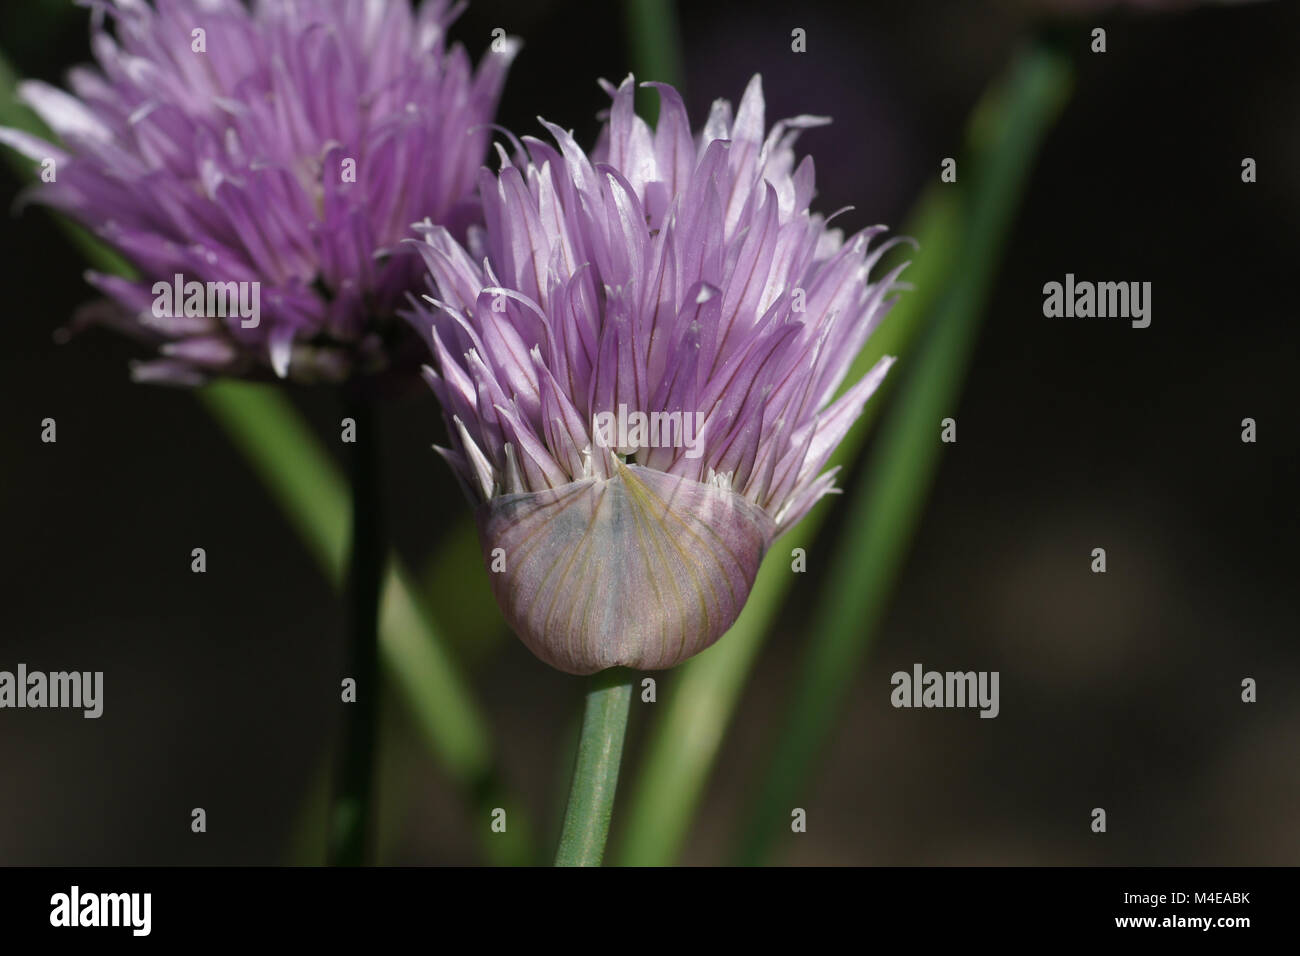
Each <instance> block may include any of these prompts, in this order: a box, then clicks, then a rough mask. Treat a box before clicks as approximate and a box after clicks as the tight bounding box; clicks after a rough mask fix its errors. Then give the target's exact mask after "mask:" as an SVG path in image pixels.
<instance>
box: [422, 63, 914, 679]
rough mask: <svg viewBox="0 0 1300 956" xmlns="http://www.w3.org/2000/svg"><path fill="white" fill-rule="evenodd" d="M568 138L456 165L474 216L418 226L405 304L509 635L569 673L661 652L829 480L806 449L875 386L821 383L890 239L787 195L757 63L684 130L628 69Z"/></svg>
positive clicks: (851, 417)
mask: <svg viewBox="0 0 1300 956" xmlns="http://www.w3.org/2000/svg"><path fill="white" fill-rule="evenodd" d="M603 85H604V86H605V89H606V90H607V92H609V94H610V95H611V97H612V101H613V102H612V106H611V109H610V112H609V116H608V121H607V123H606V124H605V126H604V128H603V129H602V131H601V134H600V137H599V140H598V143H597V145H596V147H595V149H594V150H593V151H592V152H591V153H590V154H588V153H586V152H584V150H583V149H582V148H581V147H580V146H579V145H578V144H577V143H576V142H575V141H574V138H573V136H572V135H571V133H568V132H566V131H565V130H563V129H561V128H560V127H558V126H556V125H554V124H551V123H547V122H545V121H542V125H543V126H545V128H546V129H547V130H548V131H549V133H550V135H551V137H552V138H553V139H554V141H555V145H551V144H550V143H548V142H545V141H542V140H539V139H536V138H531V137H529V138H525V139H524V141H523V143H520V144H517V145H516V148H515V155H514V157H513V158H512V157H511V156H510V155H509V154H508V153H507V152H506V151H505V150H499V152H500V156H501V168H500V171H499V172H498V173H495V174H493V173H492V172H490V171H489V170H487V169H484V170H482V171H481V172H480V174H479V193H480V200H481V202H482V204H483V212H484V226H483V228H481V229H471V230H470V231H469V233H468V236H467V239H466V241H465V242H464V243H462V242H460V241H458V240H457V238H456V237H455V236H453V235H452V234H451V232H449V231H448V230H447V229H446V228H445V227H442V226H438V225H433V224H426V225H425V226H424V227H423V228H422V231H423V241H420V242H418V243H417V245H418V247H419V249H420V253H421V255H422V257H423V259H424V262H425V263H426V264H427V266H428V268H429V271H430V273H431V277H432V279H433V282H434V284H435V287H436V295H434V296H429V297H426V299H427V302H428V305H425V304H420V305H418V306H417V308H416V309H415V311H414V313H413V314H412V315H411V318H412V319H413V321H415V322H416V323H417V324H418V326H419V328H420V329H421V330H422V331H423V332H424V334H426V335H427V336H428V337H429V345H430V348H431V349H432V351H433V353H434V356H435V366H436V367H433V368H428V369H426V377H427V378H428V380H429V382H430V384H431V386H432V388H433V390H434V392H435V393H436V394H437V397H438V399H439V400H440V403H441V405H442V408H443V410H444V412H445V415H446V418H447V423H448V431H449V433H450V447H449V448H445V449H439V450H440V451H441V452H442V454H443V455H444V457H445V458H446V459H447V460H448V461H449V462H450V464H451V466H452V468H453V469H454V471H455V472H456V474H457V475H458V476H459V478H460V479H461V481H462V484H463V486H464V488H465V490H466V492H467V494H468V495H469V497H470V498H471V500H472V501H473V502H474V503H475V505H476V518H477V523H478V528H479V532H480V539H481V543H482V549H483V553H484V559H485V561H486V563H487V565H488V568H489V570H490V571H491V572H492V573H491V574H490V575H489V576H490V579H491V582H492V588H493V591H494V593H495V596H496V598H497V601H498V603H499V605H500V607H501V609H502V611H503V613H504V614H505V617H506V619H507V621H508V622H509V624H510V625H511V626H512V628H513V629H514V630H515V631H516V633H517V634H518V635H519V637H520V638H521V639H522V640H523V642H524V643H525V644H526V645H527V646H528V647H529V648H530V649H531V650H532V651H533V653H534V654H536V655H537V656H538V657H539V658H541V659H542V660H543V661H545V662H547V663H549V664H551V665H553V666H554V667H557V668H559V669H560V670H563V671H567V672H569V673H574V674H588V673H593V672H596V671H599V670H602V669H604V668H608V667H613V666H620V665H622V666H629V667H634V668H640V669H659V668H667V667H671V666H673V665H675V664H677V663H679V662H681V661H682V660H684V659H686V658H688V657H690V656H691V655H693V654H696V653H698V652H699V651H701V650H703V649H704V648H706V647H708V646H709V645H710V644H712V643H713V642H714V641H715V640H717V639H718V638H719V637H720V636H721V635H722V634H723V633H724V632H725V631H726V630H727V628H728V627H730V625H731V624H732V622H733V621H734V620H735V619H736V617H737V615H738V614H739V613H740V611H741V608H742V607H743V606H744V603H745V600H746V598H747V597H748V595H749V591H750V589H751V587H752V585H753V582H754V577H755V575H756V574H757V572H758V567H759V563H760V561H761V559H762V557H763V555H764V553H765V552H766V550H767V549H768V547H769V546H770V545H771V544H772V542H773V540H774V539H775V538H776V537H777V536H778V535H779V534H781V533H782V532H784V531H787V530H788V529H790V528H791V527H792V526H793V525H794V524H795V523H797V522H798V521H799V520H800V518H802V517H803V516H804V515H805V514H806V513H807V512H808V510H809V508H811V507H812V506H813V504H814V503H815V502H816V501H817V500H818V499H820V498H821V497H822V496H823V495H826V494H827V493H828V492H830V491H832V490H833V480H834V475H833V472H830V471H827V472H823V469H824V467H825V465H826V462H827V459H828V458H829V457H830V455H831V453H832V452H833V451H834V449H835V447H836V445H837V444H838V443H839V442H840V440H841V439H842V438H843V437H844V435H845V433H846V432H847V431H848V429H849V427H850V426H851V425H852V424H853V422H854V421H855V419H857V417H858V416H859V414H860V413H861V411H862V408H863V406H864V404H865V403H866V401H867V399H868V398H870V396H871V394H872V392H874V391H875V389H876V387H877V386H878V385H879V384H880V382H881V380H882V379H883V377H884V375H885V373H886V371H887V370H888V368H889V365H890V363H891V362H892V359H889V358H886V359H882V360H881V361H880V362H879V363H878V364H877V365H876V366H875V367H874V368H873V369H872V370H871V371H870V372H869V373H868V374H867V375H865V376H864V377H863V378H862V379H861V380H860V381H857V382H855V383H853V384H852V385H851V386H850V387H848V388H847V389H846V390H843V391H842V392H841V388H840V387H841V385H842V383H843V382H844V380H845V377H846V375H847V374H848V371H849V368H850V365H851V364H852V362H853V361H854V359H855V357H856V356H857V355H858V353H859V351H860V350H861V349H862V347H863V345H864V343H865V342H866V340H867V338H868V336H869V335H870V334H871V333H872V330H873V329H875V328H876V327H877V325H878V324H879V322H880V321H881V319H882V317H883V316H884V314H885V312H886V311H887V309H888V307H889V306H890V304H891V303H892V292H893V291H894V290H895V289H897V285H896V280H897V278H898V275H899V272H900V271H901V269H902V266H899V267H898V268H897V269H895V270H893V271H891V272H890V273H889V274H888V275H886V276H885V277H884V278H883V279H881V280H880V281H876V282H872V281H870V280H869V273H870V271H871V270H872V268H873V266H874V265H875V264H876V262H877V261H878V260H879V258H880V256H881V255H882V254H883V252H884V250H885V249H886V248H887V246H888V245H889V244H890V243H888V242H885V243H875V244H874V245H873V242H872V241H873V239H875V238H876V237H877V236H879V235H880V233H882V232H883V231H884V229H885V227H883V226H873V227H871V228H868V229H865V230H863V231H861V232H859V233H857V234H856V235H853V236H851V237H849V238H847V239H846V238H845V237H844V236H843V235H842V234H841V232H840V231H839V230H837V229H834V228H830V227H829V226H828V222H827V220H826V219H825V218H823V217H822V216H820V215H817V214H814V213H812V212H811V211H810V210H809V204H810V202H811V201H812V198H813V195H814V190H813V163H812V159H811V158H808V157H805V158H804V159H803V160H802V162H799V163H798V164H796V162H795V154H794V151H793V148H792V147H793V144H794V141H795V138H796V137H797V135H798V134H799V132H800V131H801V130H803V129H805V128H808V127H810V126H816V125H820V124H823V123H825V122H827V120H825V119H822V118H818V117H812V116H799V117H796V118H794V119H790V120H786V121H783V122H778V123H776V124H774V125H773V126H772V128H771V130H770V131H768V130H766V128H765V123H764V101H763V92H762V86H761V81H760V78H759V77H757V76H755V77H754V78H753V80H751V82H750V83H749V86H748V88H747V89H746V90H745V94H744V96H743V98H742V99H741V101H740V105H739V108H738V109H737V110H736V112H735V114H734V116H733V113H732V109H731V105H730V104H729V103H728V102H726V101H725V100H718V101H716V102H715V103H714V104H713V108H712V110H711V112H710V114H709V117H708V120H707V121H706V122H705V124H704V129H703V131H702V132H701V133H700V134H699V135H695V136H693V135H692V133H691V129H690V124H689V120H688V118H687V114H686V110H685V108H684V106H683V103H682V100H681V97H680V96H679V95H678V93H677V92H676V91H675V90H674V89H673V88H672V87H670V86H667V85H664V84H657V83H656V84H646V85H648V86H653V87H654V88H655V89H657V90H658V94H659V97H660V102H661V110H660V116H659V120H658V123H657V125H656V126H655V128H653V129H652V128H651V127H650V126H649V125H648V124H647V123H645V122H644V121H643V120H641V119H640V118H638V117H637V116H636V114H635V112H634V110H633V95H634V92H635V85H634V83H633V80H632V78H631V77H628V79H627V80H625V81H624V82H623V83H622V84H621V85H620V86H619V87H618V88H617V89H615V88H614V87H613V86H611V85H609V84H603Z"/></svg>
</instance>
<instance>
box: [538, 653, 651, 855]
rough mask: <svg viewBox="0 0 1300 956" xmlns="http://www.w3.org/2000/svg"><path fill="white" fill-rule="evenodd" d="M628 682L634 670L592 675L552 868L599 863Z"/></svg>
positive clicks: (618, 756) (615, 775) (620, 744)
mask: <svg viewBox="0 0 1300 956" xmlns="http://www.w3.org/2000/svg"><path fill="white" fill-rule="evenodd" d="M632 680H633V675H632V673H631V672H630V671H628V670H626V669H624V668H621V667H620V668H612V669H610V670H607V671H601V672H600V673H599V674H596V675H595V676H594V677H593V678H592V679H591V687H590V689H589V690H588V691H587V702H586V706H585V708H584V710H583V713H582V734H581V736H580V737H579V738H578V758H577V761H576V762H575V764H574V768H573V783H572V785H571V786H570V788H569V803H568V806H566V807H565V809H564V829H563V830H562V831H561V833H560V847H559V849H558V850H557V851H556V853H555V865H556V866H600V859H601V857H602V856H603V855H604V853H605V838H606V837H607V836H608V835H609V819H610V816H611V815H612V814H613V811H614V792H615V791H616V790H617V789H618V767H619V763H620V762H621V761H622V759H623V735H624V733H625V732H626V730H627V712H628V707H629V705H630V704H631V701H632Z"/></svg>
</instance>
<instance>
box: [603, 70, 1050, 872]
mask: <svg viewBox="0 0 1300 956" xmlns="http://www.w3.org/2000/svg"><path fill="white" fill-rule="evenodd" d="M1068 74H1069V69H1068V64H1066V63H1064V62H1063V61H1062V59H1061V58H1060V57H1058V56H1056V55H1055V54H1053V53H1051V52H1050V51H1049V50H1047V49H1046V48H1044V47H1043V46H1041V45H1037V44H1036V45H1034V46H1033V47H1031V48H1030V49H1028V50H1026V51H1025V52H1024V53H1022V54H1021V55H1020V56H1019V57H1018V58H1017V60H1016V61H1015V62H1014V63H1013V64H1012V66H1011V68H1010V70H1009V71H1008V73H1007V74H1006V75H1005V76H1004V78H1003V80H1002V81H1001V82H999V83H997V84H995V85H994V86H993V87H991V88H990V90H989V91H988V92H986V94H985V95H984V97H983V98H982V99H981V101H980V103H979V105H978V106H977V108H976V110H975V113H974V114H973V115H972V118H971V122H970V129H969V132H968V145H967V153H968V154H969V159H970V160H972V161H973V164H974V165H975V166H976V167H979V166H982V165H985V164H986V163H987V161H988V160H989V158H990V156H991V154H992V152H994V151H995V149H996V147H997V146H999V145H1003V144H1002V142H1001V140H999V141H998V142H993V141H992V140H993V136H994V134H995V133H998V134H1002V135H1005V134H1007V133H1010V132H1015V133H1016V134H1017V135H1016V136H1015V137H1008V138H1009V139H1013V140H1014V141H1013V142H1011V143H1010V144H1009V145H1008V146H1007V148H1010V149H1013V150H1022V151H1023V152H1020V153H1018V154H1014V155H1006V156H1003V157H1002V170H1001V177H1000V180H999V177H991V176H990V177H980V176H978V174H977V173H976V174H972V173H971V172H969V170H970V169H971V166H969V165H967V164H966V162H965V160H964V161H963V163H962V165H961V169H962V170H963V172H962V176H961V178H960V179H959V184H942V183H935V184H933V185H932V186H931V187H930V188H929V189H927V191H926V193H925V194H924V195H923V197H922V198H921V200H920V202H919V203H918V206H917V210H916V211H915V213H914V215H913V217H912V219H911V220H910V225H909V228H908V230H907V232H908V234H910V235H912V236H914V237H916V239H917V240H918V242H919V246H920V249H919V251H918V252H917V253H916V256H915V259H914V262H913V264H912V265H911V266H910V267H909V270H908V272H907V274H906V276H905V278H906V279H907V280H908V281H909V282H912V283H915V286H916V289H915V291H911V292H907V293H905V294H904V295H902V297H901V298H900V300H899V301H898V303H897V304H896V305H895V306H894V307H893V309H892V310H891V312H890V314H889V316H888V317H887V318H886V320H885V322H884V323H883V324H882V326H881V327H880V328H879V329H878V330H877V331H876V332H875V333H874V334H873V335H872V336H871V338H870V339H869V340H868V342H867V346H866V348H865V349H864V350H863V352H862V354H860V355H859V356H858V358H857V360H856V361H855V363H854V365H853V368H852V370H851V371H850V373H849V376H848V378H847V379H846V381H847V382H853V381H856V380H857V379H858V378H860V377H861V376H862V375H863V374H864V373H865V372H866V370H867V369H869V368H870V367H871V366H872V365H873V364H875V362H876V360H877V359H878V358H879V357H880V356H881V355H885V354H905V353H906V352H907V350H908V348H909V346H910V344H911V342H912V340H913V339H914V338H915V337H916V334H917V331H918V330H919V329H920V328H921V327H922V324H923V322H924V321H925V320H926V319H927V317H928V316H929V315H930V313H931V308H932V306H933V305H934V304H935V303H936V302H937V301H938V300H939V298H940V293H941V292H945V291H946V290H948V289H949V288H950V286H951V284H952V283H953V282H954V281H956V280H957V279H958V278H960V277H962V276H963V275H964V276H965V281H966V282H967V284H970V283H972V282H974V283H980V284H986V283H987V281H988V279H989V277H990V276H991V271H992V268H993V267H994V265H996V262H997V254H998V245H997V241H998V239H1000V236H990V237H989V238H990V239H991V240H992V242H993V245H991V246H988V247H983V248H981V247H980V245H979V240H976V241H975V247H974V248H972V239H971V238H970V237H971V236H972V235H973V234H974V229H973V228H972V227H973V223H972V219H973V208H974V206H975V204H974V202H973V200H972V198H971V196H972V194H973V193H974V192H975V191H977V190H979V189H982V188H985V187H992V186H993V185H994V184H995V182H998V183H999V186H998V188H999V192H998V194H997V195H995V196H986V197H985V198H984V201H983V208H984V209H986V210H987V209H989V208H990V203H1002V204H1004V205H1005V207H1006V208H1005V209H1002V210H1001V215H1002V217H1003V218H1004V220H1005V218H1007V217H1009V215H1010V211H1011V207H1012V204H1013V202H1014V200H1015V198H1016V196H1017V195H1018V190H1019V187H1020V185H1021V182H1022V180H1023V177H1024V175H1025V174H1026V173H1027V171H1028V168H1029V165H1030V163H1031V162H1032V159H1033V155H1034V152H1035V150H1036V148H1037V143H1038V138H1039V137H1040V136H1041V134H1042V133H1043V132H1045V131H1046V129H1047V128H1048V127H1049V126H1050V123H1051V120H1052V118H1053V117H1054V116H1055V113H1056V111H1057V110H1059V108H1060V106H1061V105H1062V104H1063V102H1064V87H1065V86H1066V85H1067V82H1068ZM1053 98H1055V99H1056V101H1055V102H1053V103H1048V102H1047V101H1049V100H1052V99H1053ZM1036 106H1037V107H1038V110H1037V112H1034V111H1033V108H1034V107H1036ZM1021 109H1030V110H1031V112H1029V113H1027V114H1026V115H1024V116H1019V117H1017V116H1015V115H1013V114H1014V112H1015V111H1017V110H1021ZM1013 120H1014V121H1015V124H1016V125H1017V127H1018V128H1017V130H1015V131H1010V130H1008V129H1007V125H1008V124H1009V123H1010V122H1011V121H1013ZM1029 127H1033V129H1030V128H1029ZM1008 174H1012V175H1011V177H1010V179H1008V178H1007V175H1008ZM987 215H988V214H987V213H985V217H986V220H987ZM985 225H986V226H987V225H988V223H987V221H986V222H985ZM973 269H974V270H978V269H984V270H985V272H987V273H989V275H984V276H980V275H975V274H969V273H970V270H973ZM905 371H906V366H905V365H904V363H902V362H900V364H899V367H898V368H896V369H895V370H894V372H892V373H891V374H890V375H889V377H887V378H886V380H885V384H884V385H883V386H882V390H881V393H880V394H877V395H876V396H875V397H874V398H873V399H872V401H870V402H869V403H868V404H867V407H866V410H865V412H864V413H863V415H862V417H861V418H860V419H859V421H858V422H857V423H856V424H855V425H854V427H853V429H852V430H850V432H849V434H848V436H847V437H846V438H845V440H844V441H843V442H842V443H841V445H840V448H839V449H838V451H837V452H836V454H835V455H834V456H833V457H832V459H831V463H832V464H837V465H843V464H848V463H851V462H852V461H853V459H854V458H855V456H856V455H857V453H858V451H859V450H860V449H861V447H862V445H863V444H864V442H865V439H866V435H867V431H868V429H869V428H870V425H871V423H872V421H873V420H874V418H875V416H876V414H878V412H879V410H880V409H881V407H882V405H883V402H884V399H885V397H886V393H888V392H889V391H891V390H892V389H893V388H894V387H895V384H896V382H897V381H898V379H899V378H901V377H902V376H901V375H900V372H904V373H905ZM900 398H901V396H900ZM927 429H928V430H927V431H926V432H925V435H926V436H927V437H934V438H935V440H937V435H938V421H937V419H936V420H935V422H934V423H933V428H930V426H929V424H927ZM829 507H830V506H829V505H828V504H822V505H820V506H819V507H817V508H815V509H814V510H813V512H812V513H811V514H810V515H809V516H808V517H807V518H805V519H804V520H803V521H802V522H801V523H800V525H799V526H798V527H796V528H795V529H793V530H792V531H791V532H790V533H789V534H787V535H786V536H785V537H784V538H782V539H780V540H778V541H777V542H776V543H775V544H774V545H773V547H772V551H771V556H770V557H769V559H768V560H767V561H765V562H764V564H763V567H762V568H761V569H760V571H759V575H758V579H757V580H756V582H755V585H754V589H753V592H752V593H751V595H750V598H749V601H748V602H747V603H746V605H745V609H744V611H743V612H742V613H741V616H740V618H739V619H738V620H737V621H736V623H735V625H733V626H732V628H731V630H730V631H729V632H728V633H727V634H726V635H724V637H723V638H722V640H720V641H719V642H718V643H717V644H715V645H714V646H713V647H711V648H709V650H707V651H705V652H704V653H703V654H700V655H699V656H698V657H696V658H695V659H693V660H691V661H688V662H687V663H686V664H685V665H683V666H682V667H681V668H679V669H678V673H677V675H676V677H675V680H674V683H673V685H672V687H671V688H670V690H669V693H668V696H667V700H666V701H665V704H664V711H663V713H662V714H661V715H660V717H659V720H658V721H657V722H656V725H655V727H654V729H653V731H652V732H651V736H650V739H649V741H648V742H647V744H646V748H647V749H646V756H645V757H644V759H643V762H642V766H641V768H640V772H639V774H638V776H637V779H636V786H635V788H634V790H633V794H632V798H631V801H630V803H629V809H628V826H627V829H626V831H625V832H626V837H625V841H624V843H623V845H622V846H621V848H620V850H621V853H620V856H619V862H620V863H622V864H625V865H665V864H669V863H672V862H673V861H674V860H675V859H676V858H677V854H678V852H679V851H680V848H681V845H682V843H683V841H684V840H685V838H686V834H687V831H688V830H689V828H690V823H691V819H692V818H693V816H694V814H695V810H696V807H697V806H698V804H699V801H700V798H701V796H702V794H703V791H704V787H705V784H706V783H707V782H708V777H709V773H710V771H711V769H712V766H713V763H714V760H715V759H716V757H717V752H718V749H719V747H720V745H721V741H722V739H723V737H724V735H725V733H726V729H727V726H728V725H729V724H730V721H731V717H732V714H733V713H734V711H735V707H736V704H737V702H738V700H739V696H740V692H741V690H742V689H743V687H744V685H745V682H746V680H747V679H748V676H749V671H750V669H751V668H752V666H753V663H754V661H755V659H756V658H757V655H758V651H759V649H760V647H761V645H762V641H763V640H764V638H765V637H766V635H767V633H768V631H769V629H770V627H771V625H772V621H773V620H774V618H775V617H776V616H777V614H778V613H779V612H780V609H781V607H782V604H783V603H784V600H785V597H786V595H787V593H788V592H789V590H790V588H791V587H792V586H793V584H794V581H795V576H794V575H793V574H792V573H791V571H790V567H789V564H788V563H787V556H788V555H789V554H790V550H791V549H792V548H794V547H804V548H808V546H809V543H810V542H811V541H813V539H814V538H815V536H816V534H817V530H818V528H819V527H820V526H821V523H822V522H823V521H824V520H825V519H826V515H827V514H828V510H829ZM850 540H851V538H850ZM843 560H844V559H843V558H841V561H843ZM857 567H861V565H860V564H859V565H857ZM868 570H870V566H868ZM853 586H854V587H857V586H858V585H856V584H855V585H853Z"/></svg>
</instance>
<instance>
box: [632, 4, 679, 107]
mask: <svg viewBox="0 0 1300 956" xmlns="http://www.w3.org/2000/svg"><path fill="white" fill-rule="evenodd" d="M623 23H624V29H625V30H626V31H627V46H628V51H629V53H630V55H631V59H632V72H633V73H634V74H636V80H637V82H638V83H645V82H647V81H654V82H657V83H669V84H671V85H673V86H675V87H677V89H678V91H679V92H680V91H681V87H682V54H681V43H680V36H679V32H678V26H677V10H676V6H675V4H674V3H673V2H672V0H625V4H624V11H623ZM636 104H637V112H638V113H640V114H641V116H642V117H644V118H645V120H646V122H648V123H650V124H651V125H652V126H653V125H654V123H655V120H656V119H658V117H659V96H658V94H656V93H655V92H654V91H653V90H640V89H639V90H637V91H636Z"/></svg>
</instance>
